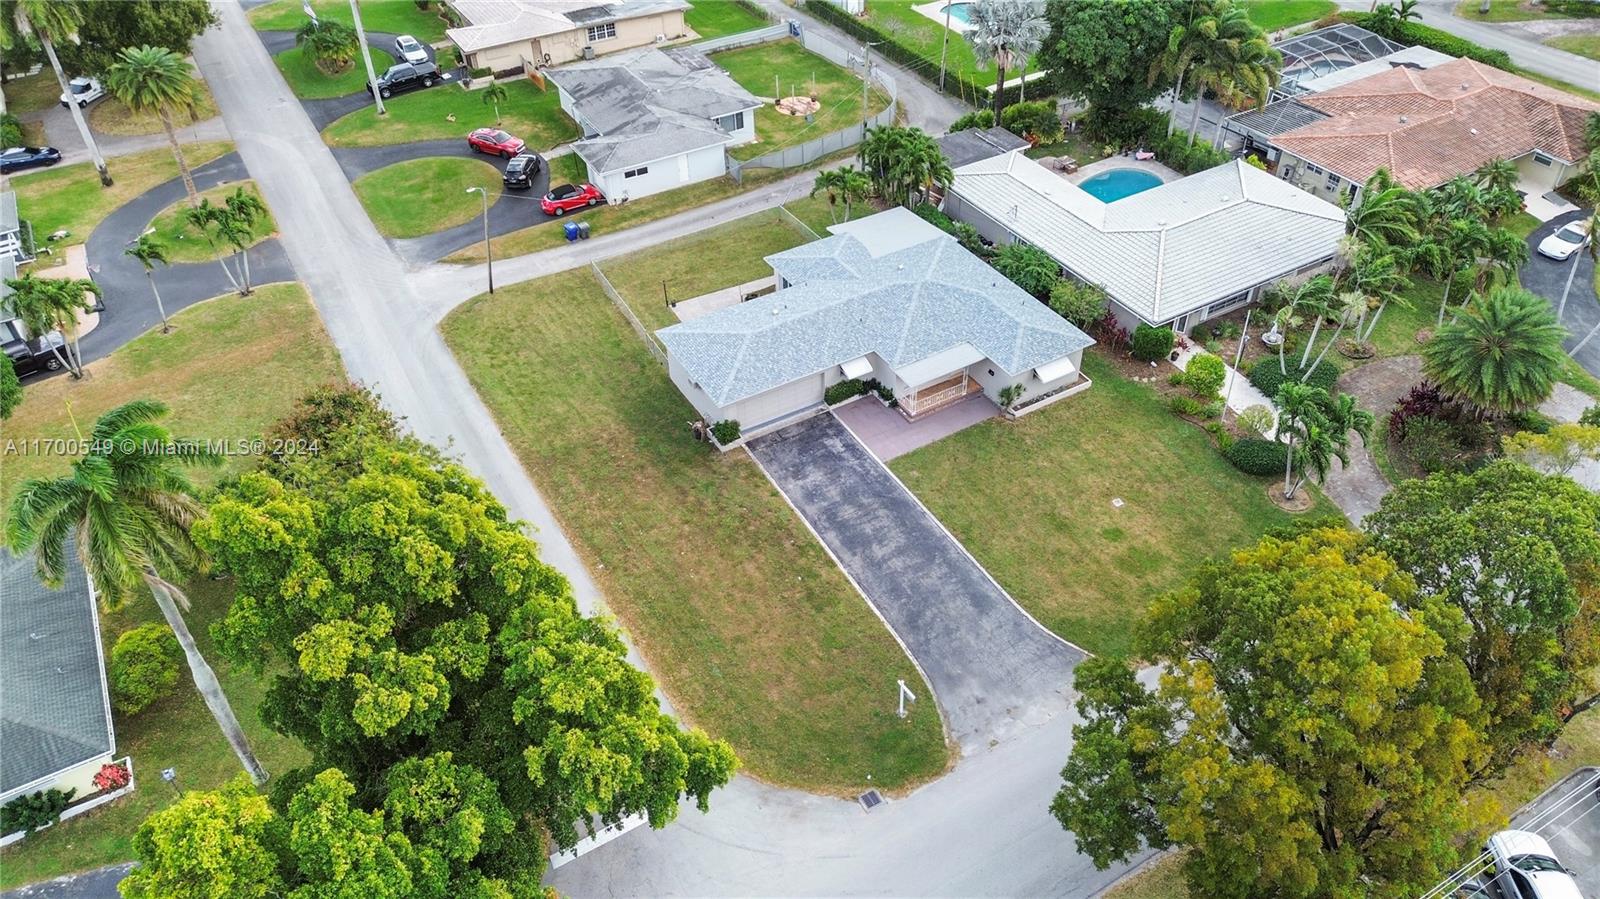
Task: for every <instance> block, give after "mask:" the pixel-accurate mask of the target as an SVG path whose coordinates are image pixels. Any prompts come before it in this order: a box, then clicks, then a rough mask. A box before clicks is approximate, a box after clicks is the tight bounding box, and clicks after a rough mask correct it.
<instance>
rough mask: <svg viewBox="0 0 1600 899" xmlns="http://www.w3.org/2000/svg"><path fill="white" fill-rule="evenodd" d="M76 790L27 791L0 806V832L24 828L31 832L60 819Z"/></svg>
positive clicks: (5, 832)
mask: <svg viewBox="0 0 1600 899" xmlns="http://www.w3.org/2000/svg"><path fill="white" fill-rule="evenodd" d="M77 792H78V791H77V790H68V791H66V792H65V793H63V792H61V791H60V790H45V791H43V792H40V793H28V794H26V795H23V796H18V797H17V798H15V799H13V800H11V801H10V802H8V803H6V804H5V805H3V806H0V834H9V833H15V832H16V831H19V830H25V831H27V832H28V833H33V832H34V831H36V830H38V829H39V828H41V827H44V826H46V825H49V824H54V823H56V822H57V821H60V820H61V813H62V812H63V811H66V808H67V804H68V803H70V802H71V801H72V797H73V796H75V795H77Z"/></svg>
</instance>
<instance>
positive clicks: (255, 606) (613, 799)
mask: <svg viewBox="0 0 1600 899" xmlns="http://www.w3.org/2000/svg"><path fill="white" fill-rule="evenodd" d="M374 405H375V403H374V401H372V400H370V398H369V399H366V400H361V399H351V398H349V397H346V398H343V399H340V398H334V399H332V400H330V399H329V398H328V397H322V398H320V399H319V400H318V401H317V403H316V405H315V406H314V408H311V409H308V410H302V411H301V412H298V413H297V414H296V422H297V424H296V425H295V427H294V428H293V429H291V432H288V433H286V432H284V431H282V430H280V432H279V436H286V437H290V438H292V439H296V440H301V441H304V442H305V444H306V445H308V446H309V445H311V444H312V443H314V444H315V446H316V447H317V449H318V453H317V454H316V455H315V456H285V457H284V458H282V459H281V460H280V461H278V462H276V463H274V464H273V465H271V466H269V467H268V469H267V470H265V471H257V472H252V473H249V474H246V475H244V476H242V477H241V478H240V479H239V481H238V483H237V484H236V485H234V486H232V487H231V488H230V489H228V490H226V491H224V492H223V493H222V495H221V496H219V497H218V499H217V500H216V501H215V502H214V503H213V505H212V507H211V512H210V515H209V516H208V517H207V518H206V520H205V521H204V522H202V523H200V524H199V525H197V526H196V528H195V536H196V539H197V540H198V541H199V542H200V544H201V545H202V546H203V547H205V548H206V549H207V550H209V551H210V552H211V553H212V554H213V555H214V557H215V558H216V559H217V561H218V562H219V564H220V565H221V566H222V567H223V568H224V569H225V570H227V571H228V572H230V573H231V574H232V575H233V576H234V579H235V586H236V590H237V596H236V599H235V601H234V604H233V607H232V609H231V610H230V612H229V613H228V615H227V617H226V618H225V619H224V620H223V621H222V622H221V623H220V624H219V625H218V626H217V627H216V628H215V630H214V634H215V636H216V638H217V640H218V644H219V646H220V647H221V648H222V649H223V651H224V652H225V653H227V654H228V655H229V656H230V657H231V658H233V659H235V660H236V661H238V662H240V663H242V664H245V665H248V666H251V667H254V668H257V669H266V668H268V667H274V668H276V667H280V666H281V669H282V673H279V674H277V675H276V676H275V677H274V679H273V683H272V686H271V687H270V689H269V690H268V692H267V697H266V699H265V701H264V703H263V708H262V715H263V717H264V719H265V720H266V721H267V722H268V724H269V725H270V726H272V727H273V728H274V729H276V730H278V731H280V732H282V733H284V734H287V735H290V736H293V737H295V738H297V739H299V740H300V741H301V742H302V743H304V744H305V745H306V746H307V747H308V748H309V749H310V750H311V752H312V754H313V758H314V762H313V769H317V768H324V767H336V768H338V769H340V770H341V771H342V772H344V774H345V775H347V776H348V777H349V779H350V781H351V783H352V784H354V786H355V788H356V791H357V792H356V796H357V801H358V802H361V803H364V804H365V805H366V806H367V807H371V806H372V803H374V802H375V801H376V799H377V797H378V796H380V795H381V793H382V785H383V784H384V783H385V782H386V780H387V779H389V778H392V777H394V776H395V774H394V772H395V771H396V770H398V769H397V766H400V765H402V764H404V763H405V762H406V761H407V760H410V759H415V758H418V757H422V756H427V755H431V754H433V753H436V752H440V751H451V750H453V751H454V752H455V753H456V756H455V757H456V761H457V762H458V763H460V764H466V765H470V766H472V767H473V768H474V769H475V770H477V771H481V772H483V774H484V775H485V776H487V777H488V778H490V780H492V781H493V783H494V784H495V785H496V789H497V791H498V793H499V795H500V799H501V801H502V802H503V804H504V805H505V806H506V808H507V809H508V810H509V813H510V814H511V815H512V816H513V817H514V818H515V819H516V820H517V821H518V822H519V823H518V827H519V828H524V829H525V828H529V827H536V828H542V829H543V830H545V831H546V832H548V833H550V834H551V835H552V837H553V838H554V839H555V841H556V843H557V844H558V845H560V846H562V847H566V846H570V845H572V844H573V843H574V842H575V840H576V839H577V838H578V836H579V835H580V834H579V831H578V828H579V827H581V826H587V825H588V824H589V823H590V822H591V821H599V822H603V823H610V822H614V821H617V820H620V819H621V818H623V817H625V816H627V815H631V814H645V815H647V816H648V817H649V820H650V822H651V823H652V824H653V825H655V826H657V827H660V826H664V825H665V824H666V823H668V822H669V821H671V820H673V818H674V817H675V815H676V814H677V810H678V802H679V799H680V798H681V797H683V796H692V797H694V799H695V800H696V801H697V803H698V804H699V805H700V807H701V808H702V809H703V808H705V807H706V806H707V802H708V798H709V795H710V792H711V791H712V790H713V789H714V788H716V787H718V786H721V785H722V784H724V783H726V782H727V780H728V778H729V777H730V776H731V775H732V772H733V770H734V767H735V764H736V763H735V760H734V757H733V753H732V750H731V749H730V748H729V747H728V746H727V744H725V743H722V742H720V741H714V740H712V739H710V738H709V737H707V736H706V735H705V734H704V733H702V732H700V731H697V730H689V731H685V730H682V729H680V728H679V727H678V725H677V723H676V722H675V721H674V720H673V719H672V718H671V717H669V716H667V715H665V714H663V713H662V712H661V710H660V708H659V706H658V703H657V701H656V698H655V696H654V687H653V684H652V682H651V680H650V678H649V676H648V675H646V674H644V673H643V672H641V671H639V670H638V669H636V668H634V667H632V666H631V665H629V664H628V662H627V659H626V652H625V647H624V646H623V643H622V641H621V639H620V638H619V637H618V635H617V633H616V630H615V628H614V627H613V626H612V625H611V624H610V623H608V622H606V621H604V620H599V619H591V618H585V617H583V616H581V615H579V614H578V611H577V608H576V605H575V603H574V601H573V598H572V593H571V589H570V587H569V585H568V584H567V582H566V580H565V579H564V578H562V577H561V576H560V574H559V573H557V572H556V571H555V570H553V569H551V568H550V567H549V566H547V565H545V564H544V563H543V562H542V561H540V559H539V557H538V548H537V546H536V545H535V544H534V543H533V542H532V541H531V540H529V539H528V538H527V537H526V536H524V535H523V533H522V531H521V530H520V528H519V527H518V526H517V525H516V524H515V523H513V522H510V521H508V520H507V518H506V513H505V510H504V509H503V508H502V507H501V506H500V505H499V503H498V502H496V501H495V499H494V497H493V496H491V495H490V494H489V493H488V491H487V490H485V489H484V487H483V485H482V484H481V483H479V482H478V481H477V480H476V479H474V478H472V477H471V476H470V475H468V474H467V473H466V472H465V471H464V470H463V469H461V468H460V467H459V466H457V465H455V464H453V463H449V462H446V461H444V460H442V459H441V458H440V457H439V456H438V454H437V453H435V452H434V451H432V450H431V449H430V448H428V447H426V446H423V445H420V444H416V443H414V442H411V441H407V440H402V439H398V438H396V437H394V435H393V434H392V432H390V425H389V424H388V423H387V422H386V420H385V419H384V417H383V416H382V415H381V413H380V412H377V411H376V410H375V409H374V408H373V407H374ZM340 408H344V409H346V410H347V411H346V412H345V413H343V414H326V413H328V412H329V411H330V410H333V409H340ZM340 419H343V420H344V421H346V422H353V423H355V426H354V427H349V426H345V425H344V424H342V423H340ZM329 423H332V425H333V430H332V431H331V432H329V431H328V430H326V429H325V428H324V427H323V426H324V425H326V424H329ZM303 773H304V772H301V774H296V775H290V776H287V777H285V778H284V780H285V781H286V782H288V783H293V784H298V783H301V782H303V780H302V776H303ZM521 863H522V864H524V865H525V866H527V868H528V869H529V870H533V871H534V872H535V873H537V871H538V869H539V866H540V864H541V863H540V862H539V860H538V856H537V854H533V855H531V856H530V857H527V858H524V859H522V860H521Z"/></svg>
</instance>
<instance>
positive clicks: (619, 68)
mask: <svg viewBox="0 0 1600 899" xmlns="http://www.w3.org/2000/svg"><path fill="white" fill-rule="evenodd" d="M545 77H546V78H547V79H548V80H549V81H550V82H551V83H553V84H554V85H555V86H556V90H557V91H558V92H559V93H560V97H561V108H562V109H563V110H565V111H566V113H567V115H570V116H572V118H573V121H575V122H577V123H578V127H579V128H581V129H582V130H583V135H584V137H583V140H581V141H579V142H578V143H577V145H576V146H575V147H574V148H573V149H574V151H575V152H576V153H577V154H578V156H579V158H581V159H582V160H583V161H584V162H585V163H586V164H587V165H588V167H589V181H590V182H591V183H593V184H594V185H595V186H596V187H598V188H600V190H601V192H602V193H604V194H605V195H606V199H608V200H610V201H611V202H613V203H616V202H620V201H622V200H626V199H637V198H639V197H644V196H649V195H650V194H653V193H660V192H661V191H664V190H671V189H672V188H675V187H682V186H683V185H685V184H691V183H694V182H696V181H705V180H707V179H709V178H718V177H721V176H722V175H724V174H726V173H727V170H728V164H727V153H726V149H727V148H728V147H734V146H738V145H740V144H747V143H749V142H750V141H753V140H755V138H756V110H757V109H760V108H761V106H762V103H761V101H760V100H758V99H756V97H755V95H754V94H751V93H750V92H749V91H747V90H745V89H744V88H743V87H741V86H740V85H739V83H738V82H736V81H734V80H733V78H732V77H730V76H729V75H728V73H727V72H724V71H723V70H722V69H721V68H719V67H718V66H717V64H716V63H714V62H712V61H711V60H710V59H708V58H707V57H706V55H705V54H703V53H701V52H699V51H697V50H694V49H692V48H687V47H684V48H673V49H669V50H657V49H655V48H654V47H650V48H646V49H642V50H634V51H632V52H629V53H619V54H617V55H615V56H608V57H606V58H605V59H597V60H591V61H587V62H579V63H573V64H571V65H567V66H562V67H561V68H559V69H551V70H549V71H547V72H545Z"/></svg>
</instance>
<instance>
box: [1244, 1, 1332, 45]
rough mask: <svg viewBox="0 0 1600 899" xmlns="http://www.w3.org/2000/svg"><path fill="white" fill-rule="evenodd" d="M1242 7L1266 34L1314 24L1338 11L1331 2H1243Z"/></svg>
mask: <svg viewBox="0 0 1600 899" xmlns="http://www.w3.org/2000/svg"><path fill="white" fill-rule="evenodd" d="M1244 7H1245V9H1246V11H1248V12H1249V14H1250V21H1252V22H1254V23H1256V25H1257V26H1259V27H1260V28H1261V29H1262V30H1264V31H1268V32H1273V31H1278V30H1280V29H1283V28H1289V27H1291V26H1294V25H1303V24H1305V23H1306V22H1315V21H1316V20H1317V19H1320V18H1322V17H1323V16H1326V15H1328V14H1330V13H1334V12H1338V11H1339V5H1338V4H1337V3H1334V2H1333V0H1244ZM1269 37H1270V35H1269Z"/></svg>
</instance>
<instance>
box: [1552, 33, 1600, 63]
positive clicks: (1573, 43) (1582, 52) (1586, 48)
mask: <svg viewBox="0 0 1600 899" xmlns="http://www.w3.org/2000/svg"><path fill="white" fill-rule="evenodd" d="M1545 43H1546V44H1547V45H1549V46H1551V47H1554V48H1556V49H1557V50H1565V51H1567V52H1568V53H1576V54H1578V55H1579V56H1587V57H1589V58H1590V59H1600V34H1566V35H1562V36H1561V37H1553V38H1549V39H1548V40H1546V41H1545Z"/></svg>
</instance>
